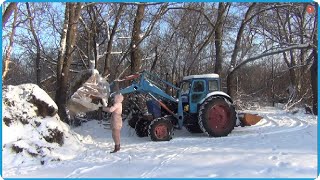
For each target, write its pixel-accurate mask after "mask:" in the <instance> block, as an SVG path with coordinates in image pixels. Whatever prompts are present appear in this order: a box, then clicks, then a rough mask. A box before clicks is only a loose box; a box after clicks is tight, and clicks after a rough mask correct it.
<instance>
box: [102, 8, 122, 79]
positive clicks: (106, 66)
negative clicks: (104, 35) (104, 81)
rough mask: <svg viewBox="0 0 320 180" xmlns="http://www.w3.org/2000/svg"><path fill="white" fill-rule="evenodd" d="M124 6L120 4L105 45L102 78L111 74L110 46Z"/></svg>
mask: <svg viewBox="0 0 320 180" xmlns="http://www.w3.org/2000/svg"><path fill="white" fill-rule="evenodd" d="M124 7H125V5H124V4H120V6H119V9H118V12H117V15H116V19H115V21H114V24H113V27H112V30H111V34H110V39H109V41H108V45H107V53H106V58H105V64H104V70H103V76H107V75H108V74H110V73H111V69H110V68H111V67H110V65H111V62H110V61H111V52H112V45H113V39H114V36H115V34H116V30H117V28H118V24H119V21H120V17H121V14H122V11H123V9H124Z"/></svg>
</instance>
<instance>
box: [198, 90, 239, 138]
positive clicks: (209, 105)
mask: <svg viewBox="0 0 320 180" xmlns="http://www.w3.org/2000/svg"><path fill="white" fill-rule="evenodd" d="M198 121H199V125H200V128H201V129H202V131H203V132H205V133H206V134H207V135H208V136H213V137H221V136H227V135H228V134H229V133H230V132H231V131H232V130H233V129H234V127H235V125H236V111H235V108H234V106H233V105H232V104H231V102H229V101H228V100H227V99H225V98H223V97H217V96H212V97H209V98H208V99H206V100H205V101H204V102H203V103H202V104H201V106H200V109H199V118H198Z"/></svg>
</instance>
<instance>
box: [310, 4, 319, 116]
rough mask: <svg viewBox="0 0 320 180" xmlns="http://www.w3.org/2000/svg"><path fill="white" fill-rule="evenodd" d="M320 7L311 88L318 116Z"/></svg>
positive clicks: (315, 26) (316, 26)
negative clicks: (319, 23)
mask: <svg viewBox="0 0 320 180" xmlns="http://www.w3.org/2000/svg"><path fill="white" fill-rule="evenodd" d="M318 10H319V9H318V5H316V12H315V14H316V17H315V23H314V28H315V32H314V38H313V44H314V45H316V47H314V48H313V58H314V59H313V64H312V66H311V86H312V96H313V101H312V111H313V114H315V115H318Z"/></svg>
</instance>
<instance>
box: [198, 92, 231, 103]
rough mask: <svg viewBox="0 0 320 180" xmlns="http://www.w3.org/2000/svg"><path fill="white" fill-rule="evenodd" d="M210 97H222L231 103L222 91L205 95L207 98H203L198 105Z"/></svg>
mask: <svg viewBox="0 0 320 180" xmlns="http://www.w3.org/2000/svg"><path fill="white" fill-rule="evenodd" d="M210 96H224V97H226V98H228V99H229V100H230V101H232V100H231V97H230V96H229V95H228V94H227V93H225V92H222V91H215V92H211V93H209V94H207V96H206V97H205V98H203V99H202V100H201V101H200V102H199V103H200V104H202V103H203V102H204V101H205V100H206V99H207V98H208V97H210Z"/></svg>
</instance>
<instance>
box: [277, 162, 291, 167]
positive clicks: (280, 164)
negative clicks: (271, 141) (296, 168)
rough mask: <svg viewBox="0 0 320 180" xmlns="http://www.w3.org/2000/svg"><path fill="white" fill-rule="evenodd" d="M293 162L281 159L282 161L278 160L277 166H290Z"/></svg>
mask: <svg viewBox="0 0 320 180" xmlns="http://www.w3.org/2000/svg"><path fill="white" fill-rule="evenodd" d="M290 165H291V164H290V163H289V162H282V161H280V162H277V164H276V166H277V167H280V168H285V167H288V166H290Z"/></svg>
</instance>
